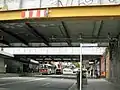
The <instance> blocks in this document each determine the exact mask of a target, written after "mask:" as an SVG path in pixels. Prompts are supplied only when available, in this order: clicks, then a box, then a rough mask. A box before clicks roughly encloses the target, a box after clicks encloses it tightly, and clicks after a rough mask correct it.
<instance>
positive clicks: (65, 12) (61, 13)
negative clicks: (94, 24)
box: [0, 5, 120, 21]
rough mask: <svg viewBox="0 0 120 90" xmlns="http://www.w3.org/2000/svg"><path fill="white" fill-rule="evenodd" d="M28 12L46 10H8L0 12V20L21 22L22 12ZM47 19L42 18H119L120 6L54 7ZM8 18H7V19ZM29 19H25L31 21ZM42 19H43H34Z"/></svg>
mask: <svg viewBox="0 0 120 90" xmlns="http://www.w3.org/2000/svg"><path fill="white" fill-rule="evenodd" d="M30 10H46V8H39V9H22V10H9V11H1V12H0V20H4V21H5V20H21V19H25V18H23V17H22V16H21V14H22V12H23V11H30ZM48 12H49V13H48V17H46V16H45V17H44V20H48V19H50V20H51V19H55V20H56V19H59V20H61V19H69V20H70V19H76V20H79V19H88V20H93V19H99V20H101V18H102V19H103V18H105V19H106V18H108V19H111V18H112V19H114V18H120V5H98V6H70V7H55V8H53V7H52V8H49V9H48ZM8 16H9V17H8ZM110 17H111V18H110ZM33 18H34V17H32V18H31V17H30V18H27V19H33ZM36 18H37V19H38V18H43V17H36Z"/></svg>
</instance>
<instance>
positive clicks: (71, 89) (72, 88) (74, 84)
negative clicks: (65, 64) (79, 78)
mask: <svg viewBox="0 0 120 90" xmlns="http://www.w3.org/2000/svg"><path fill="white" fill-rule="evenodd" d="M68 90H76V82H74V83H73V85H72V86H71V87H70V88H69V89H68Z"/></svg>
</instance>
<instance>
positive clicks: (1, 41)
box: [0, 40, 11, 46]
mask: <svg viewBox="0 0 120 90" xmlns="http://www.w3.org/2000/svg"><path fill="white" fill-rule="evenodd" d="M0 43H3V44H5V45H8V46H11V45H10V43H9V42H8V41H6V40H0Z"/></svg>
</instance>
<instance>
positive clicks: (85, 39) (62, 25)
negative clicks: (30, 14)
mask: <svg viewBox="0 0 120 90" xmlns="http://www.w3.org/2000/svg"><path fill="white" fill-rule="evenodd" d="M119 24H120V21H119V20H100V21H98V20H72V21H70V20H65V21H50V20H49V21H42V20H41V21H38V20H37V21H35V20H34V21H29V20H27V22H25V21H15V22H10V21H4V22H1V23H0V29H1V33H0V36H1V37H3V38H2V39H0V41H1V43H4V41H6V43H4V44H7V43H9V46H16V45H15V44H14V43H20V44H19V45H17V46H36V45H35V44H34V45H33V44H32V43H37V44H38V46H79V43H80V42H82V43H96V42H101V43H103V42H108V41H109V40H108V34H110V37H116V36H117V35H118V34H119V32H120V31H119V26H120V25H119ZM21 43H22V44H23V45H22V44H21ZM41 43H44V44H41ZM1 45H2V44H1Z"/></svg>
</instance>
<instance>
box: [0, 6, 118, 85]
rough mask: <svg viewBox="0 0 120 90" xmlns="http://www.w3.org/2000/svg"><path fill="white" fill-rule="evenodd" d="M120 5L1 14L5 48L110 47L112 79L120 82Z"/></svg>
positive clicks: (3, 12)
mask: <svg viewBox="0 0 120 90" xmlns="http://www.w3.org/2000/svg"><path fill="white" fill-rule="evenodd" d="M119 10H120V6H119V5H102V6H101V5H98V6H73V7H54V8H36V9H22V10H10V11H1V12H0V36H1V39H0V41H1V47H2V48H6V47H79V45H80V43H99V45H100V46H102V47H103V46H108V44H109V46H108V47H109V49H108V51H109V55H108V58H109V60H108V61H109V62H110V69H109V72H110V73H109V77H108V78H107V79H108V80H110V81H111V82H113V83H114V84H118V83H119V81H120V80H119V73H120V72H119V67H120V63H119V41H120V39H119V33H120V31H119V28H120V27H119V24H120V21H119V18H120V12H119Z"/></svg>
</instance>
